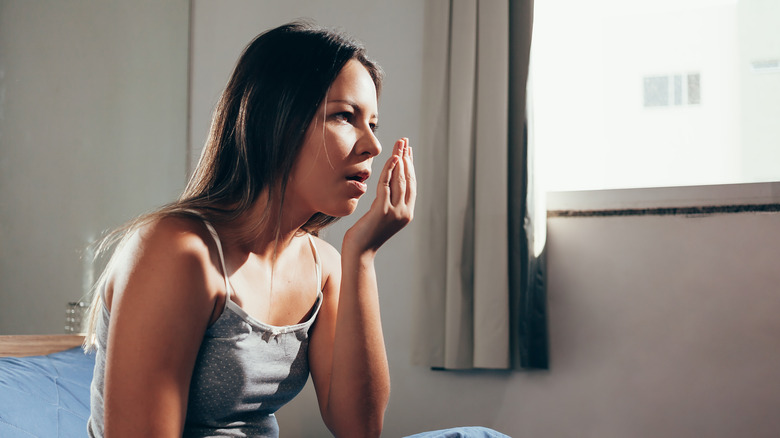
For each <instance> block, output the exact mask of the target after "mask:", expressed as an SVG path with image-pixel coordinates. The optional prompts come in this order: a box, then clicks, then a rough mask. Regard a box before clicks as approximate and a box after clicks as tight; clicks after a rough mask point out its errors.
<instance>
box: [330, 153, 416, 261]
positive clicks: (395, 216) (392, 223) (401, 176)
mask: <svg viewBox="0 0 780 438" xmlns="http://www.w3.org/2000/svg"><path fill="white" fill-rule="evenodd" d="M416 197H417V179H416V177H415V175H414V157H413V155H412V148H411V146H409V139H408V138H402V139H399V140H398V141H396V142H395V146H394V147H393V155H391V156H390V158H389V159H388V160H387V162H386V163H385V166H384V167H383V168H382V173H381V174H380V175H379V185H378V187H377V190H376V199H374V202H373V203H372V204H371V208H369V210H368V212H367V213H366V214H365V215H364V216H363V217H361V218H360V219H359V220H358V221H357V223H355V225H353V226H352V228H350V229H349V230H348V231H347V233H346V234H345V236H344V244H343V245H342V252H344V251H345V250H350V249H353V250H356V251H357V252H358V253H364V252H366V251H372V252H376V251H377V250H378V249H379V247H380V246H382V244H383V243H385V242H386V241H387V240H388V239H390V237H392V236H393V235H394V234H395V233H397V232H398V231H400V230H401V229H402V228H403V227H404V226H406V225H407V224H408V223H409V222H411V221H412V217H413V216H414V202H415V198H416Z"/></svg>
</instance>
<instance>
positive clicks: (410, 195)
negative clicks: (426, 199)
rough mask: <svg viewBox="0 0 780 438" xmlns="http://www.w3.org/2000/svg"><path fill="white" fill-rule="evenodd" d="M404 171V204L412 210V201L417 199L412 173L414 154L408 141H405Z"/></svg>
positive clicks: (414, 177)
mask: <svg viewBox="0 0 780 438" xmlns="http://www.w3.org/2000/svg"><path fill="white" fill-rule="evenodd" d="M403 161H404V171H405V172H406V198H405V201H406V204H407V205H408V206H409V208H411V209H414V201H415V199H416V198H417V177H416V176H415V173H414V154H413V151H412V147H411V146H409V139H406V149H405V151H404V157H403Z"/></svg>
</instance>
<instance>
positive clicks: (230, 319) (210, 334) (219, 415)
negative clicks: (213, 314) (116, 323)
mask: <svg viewBox="0 0 780 438" xmlns="http://www.w3.org/2000/svg"><path fill="white" fill-rule="evenodd" d="M204 223H205V224H206V227H207V228H208V229H209V232H210V233H211V235H212V236H213V237H214V240H215V241H216V243H217V249H218V251H219V258H220V263H221V265H222V272H223V275H224V276H225V288H226V291H227V297H226V300H225V307H224V309H223V310H222V314H221V315H220V316H219V318H218V319H217V320H216V321H215V322H214V323H213V324H212V325H211V326H210V327H209V328H208V329H207V330H206V334H205V336H204V337H203V341H202V342H201V346H200V351H199V352H198V357H197V360H196V361H195V369H194V371H193V374H192V380H191V382H190V389H189V401H188V405H187V418H186V420H185V424H184V434H183V436H185V437H278V436H279V426H278V423H277V421H276V417H275V416H274V412H276V411H277V410H278V409H279V408H280V407H282V406H283V405H284V404H286V403H287V402H289V401H290V400H292V399H293V398H294V397H295V396H296V395H298V393H299V392H300V391H301V390H302V389H303V387H304V385H305V384H306V381H307V380H308V378H309V358H308V345H309V331H310V329H311V327H312V324H313V323H314V321H315V319H316V318H317V314H318V313H319V310H320V307H321V305H322V299H323V298H322V291H321V290H319V286H320V285H321V284H322V265H321V262H320V258H319V253H318V252H317V247H316V246H315V244H314V240H313V239H312V237H311V235H308V237H309V242H310V244H311V247H312V252H313V255H314V260H315V264H316V275H317V285H318V287H317V298H316V300H315V302H314V305H313V306H312V310H311V312H310V316H309V318H308V320H307V321H305V322H303V323H300V324H295V325H290V326H283V327H277V326H272V325H269V324H265V323H263V322H260V321H258V320H257V319H255V318H253V317H252V316H250V315H248V314H247V313H246V312H245V311H244V310H243V309H242V308H241V307H239V306H238V305H237V304H236V303H235V302H233V301H231V300H230V295H231V293H232V290H233V289H232V287H231V285H230V282H229V281H228V278H227V275H226V273H227V270H226V269H225V258H224V255H223V252H222V244H221V242H220V240H219V236H217V232H216V230H214V227H212V226H211V224H210V223H208V222H206V221H204ZM109 317H110V315H109V312H108V308H107V307H105V306H104V307H103V312H102V317H101V318H100V319H99V321H98V324H97V340H98V343H97V344H98V347H97V354H96V356H95V372H94V377H93V380H92V386H91V404H92V413H91V416H90V418H89V421H88V424H87V429H88V433H89V436H90V437H102V436H103V419H104V411H103V388H104V376H105V364H106V340H107V338H108V322H109ZM139 403H142V401H139Z"/></svg>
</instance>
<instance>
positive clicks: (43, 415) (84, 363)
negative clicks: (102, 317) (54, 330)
mask: <svg viewBox="0 0 780 438" xmlns="http://www.w3.org/2000/svg"><path fill="white" fill-rule="evenodd" d="M83 340H84V337H83V336H80V335H23V336H0V437H3V438H15V437H20V438H29V437H39V438H49V437H63V438H70V437H84V436H86V434H87V433H86V432H87V418H88V417H89V384H90V382H91V381H92V369H93V366H94V355H93V354H85V353H84V351H83V350H82V349H81V343H82V342H83Z"/></svg>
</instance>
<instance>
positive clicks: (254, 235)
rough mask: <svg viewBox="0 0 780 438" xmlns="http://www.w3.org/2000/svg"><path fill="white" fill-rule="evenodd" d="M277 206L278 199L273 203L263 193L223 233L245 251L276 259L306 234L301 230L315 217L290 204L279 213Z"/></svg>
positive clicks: (227, 225) (226, 225)
mask: <svg viewBox="0 0 780 438" xmlns="http://www.w3.org/2000/svg"><path fill="white" fill-rule="evenodd" d="M269 202H271V205H270V206H269ZM277 204H278V200H277V201H270V200H269V196H268V194H267V193H263V194H262V195H260V196H259V197H258V198H257V200H256V201H255V202H254V204H253V205H252V206H251V207H250V208H249V209H248V210H247V211H245V212H244V213H243V214H241V216H239V217H238V218H237V219H235V220H234V221H232V222H230V223H227V224H225V230H223V231H222V232H223V233H224V234H225V235H226V237H227V238H228V239H230V241H231V242H232V244H233V245H235V246H236V247H238V248H241V249H242V250H243V251H246V252H251V253H254V254H257V255H259V256H261V257H268V258H272V257H274V255H275V254H278V253H279V252H281V251H282V250H284V249H285V248H287V246H288V245H289V244H290V242H291V241H292V239H293V238H294V237H295V236H296V235H298V234H300V233H302V232H303V231H302V230H301V227H302V226H303V225H304V224H306V222H307V221H308V220H309V218H311V216H312V215H313V214H314V212H308V211H296V209H294V208H293V207H292V206H290V205H289V203H287V204H286V205H285V206H284V208H282V209H281V214H280V208H279V205H277ZM267 207H268V208H267Z"/></svg>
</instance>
